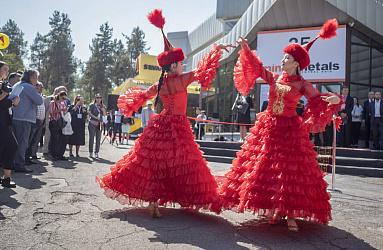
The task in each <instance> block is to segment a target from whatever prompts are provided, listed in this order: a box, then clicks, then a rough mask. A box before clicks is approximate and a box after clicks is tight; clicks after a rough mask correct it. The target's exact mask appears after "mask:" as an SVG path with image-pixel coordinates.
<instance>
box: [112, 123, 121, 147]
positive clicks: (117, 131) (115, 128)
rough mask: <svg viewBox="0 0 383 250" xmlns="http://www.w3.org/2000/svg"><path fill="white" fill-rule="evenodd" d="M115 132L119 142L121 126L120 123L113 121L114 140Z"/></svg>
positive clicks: (114, 137) (114, 138)
mask: <svg viewBox="0 0 383 250" xmlns="http://www.w3.org/2000/svg"><path fill="white" fill-rule="evenodd" d="M117 133H118V139H119V141H120V143H121V139H122V138H121V134H122V127H121V123H115V124H114V128H113V134H114V135H113V141H114V140H116V136H117Z"/></svg>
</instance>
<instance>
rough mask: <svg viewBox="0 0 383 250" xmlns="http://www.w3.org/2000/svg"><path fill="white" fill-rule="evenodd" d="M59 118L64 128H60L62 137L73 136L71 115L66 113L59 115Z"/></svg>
mask: <svg viewBox="0 0 383 250" xmlns="http://www.w3.org/2000/svg"><path fill="white" fill-rule="evenodd" d="M61 118H62V119H63V121H64V123H65V126H64V127H63V128H62V133H63V135H73V129H72V124H71V119H72V117H71V114H70V113H69V112H67V113H66V114H65V115H63V114H61Z"/></svg>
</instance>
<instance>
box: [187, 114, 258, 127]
mask: <svg viewBox="0 0 383 250" xmlns="http://www.w3.org/2000/svg"><path fill="white" fill-rule="evenodd" d="M187 118H188V119H189V120H194V121H196V122H202V123H215V124H226V125H239V126H254V123H236V122H220V121H215V120H204V119H198V118H194V117H190V116H188V117H187Z"/></svg>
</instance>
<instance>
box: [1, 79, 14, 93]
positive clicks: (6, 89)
mask: <svg viewBox="0 0 383 250" xmlns="http://www.w3.org/2000/svg"><path fill="white" fill-rule="evenodd" d="M11 91H12V87H11V86H10V85H9V83H8V81H4V82H2V83H1V88H0V95H1V94H3V92H5V93H8V94H9V93H11Z"/></svg>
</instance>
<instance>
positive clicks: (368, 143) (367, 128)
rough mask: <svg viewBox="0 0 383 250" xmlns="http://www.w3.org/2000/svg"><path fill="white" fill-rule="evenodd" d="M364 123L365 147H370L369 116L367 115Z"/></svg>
mask: <svg viewBox="0 0 383 250" xmlns="http://www.w3.org/2000/svg"><path fill="white" fill-rule="evenodd" d="M365 124H366V128H365V129H366V140H365V141H366V148H369V147H370V138H371V117H368V118H367V119H366V121H365Z"/></svg>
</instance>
